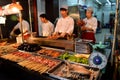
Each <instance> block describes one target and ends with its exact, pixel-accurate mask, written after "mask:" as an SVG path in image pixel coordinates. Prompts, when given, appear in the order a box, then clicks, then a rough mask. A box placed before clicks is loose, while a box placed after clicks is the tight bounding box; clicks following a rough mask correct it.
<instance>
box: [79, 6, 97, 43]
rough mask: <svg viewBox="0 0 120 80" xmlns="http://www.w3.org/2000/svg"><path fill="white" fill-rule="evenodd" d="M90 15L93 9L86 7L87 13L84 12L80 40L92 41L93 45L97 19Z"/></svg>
mask: <svg viewBox="0 0 120 80" xmlns="http://www.w3.org/2000/svg"><path fill="white" fill-rule="evenodd" d="M92 14H93V8H92V7H88V8H87V11H86V18H85V19H83V21H84V22H85V25H84V26H82V27H81V30H82V31H83V32H82V35H81V38H82V39H88V40H92V41H93V43H95V33H96V29H97V19H96V18H95V17H93V16H92Z"/></svg>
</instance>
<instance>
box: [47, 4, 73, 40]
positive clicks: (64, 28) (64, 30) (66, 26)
mask: <svg viewBox="0 0 120 80" xmlns="http://www.w3.org/2000/svg"><path fill="white" fill-rule="evenodd" d="M60 14H61V18H59V19H58V21H57V24H56V27H55V32H54V33H53V35H52V36H51V37H49V38H52V39H58V38H60V37H61V38H64V37H65V36H66V35H72V33H73V29H74V20H73V18H71V17H70V16H68V6H66V5H63V6H62V7H61V8H60Z"/></svg>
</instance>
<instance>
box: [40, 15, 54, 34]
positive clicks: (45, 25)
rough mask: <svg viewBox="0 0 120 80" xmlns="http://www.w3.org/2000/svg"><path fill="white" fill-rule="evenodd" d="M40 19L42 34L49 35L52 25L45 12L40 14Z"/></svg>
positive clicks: (52, 29)
mask: <svg viewBox="0 0 120 80" xmlns="http://www.w3.org/2000/svg"><path fill="white" fill-rule="evenodd" d="M40 20H41V22H42V35H43V36H51V35H52V33H53V31H54V25H53V24H52V23H51V22H50V21H49V20H48V18H47V15H46V14H41V15H40Z"/></svg>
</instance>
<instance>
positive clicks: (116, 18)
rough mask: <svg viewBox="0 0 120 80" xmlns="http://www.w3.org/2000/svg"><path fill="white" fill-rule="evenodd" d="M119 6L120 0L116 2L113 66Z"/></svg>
mask: <svg viewBox="0 0 120 80" xmlns="http://www.w3.org/2000/svg"><path fill="white" fill-rule="evenodd" d="M118 5H119V0H116V14H115V25H114V36H113V44H112V54H111V65H113V55H114V51H115V43H116V30H117V26H118V11H119V6H118Z"/></svg>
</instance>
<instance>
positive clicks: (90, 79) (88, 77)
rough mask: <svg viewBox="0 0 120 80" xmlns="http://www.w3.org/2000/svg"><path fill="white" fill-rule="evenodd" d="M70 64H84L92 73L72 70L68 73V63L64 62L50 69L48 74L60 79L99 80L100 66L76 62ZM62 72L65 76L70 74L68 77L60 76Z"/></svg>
mask: <svg viewBox="0 0 120 80" xmlns="http://www.w3.org/2000/svg"><path fill="white" fill-rule="evenodd" d="M70 65H77V66H78V67H80V66H82V67H84V68H85V69H88V70H89V71H90V72H91V73H90V74H84V73H81V72H75V71H70V73H69V74H68V73H67V72H66V71H65V69H66V63H65V62H62V64H61V65H60V66H59V67H57V68H54V69H52V70H50V71H49V72H48V73H47V74H48V75H49V76H51V77H54V78H57V79H59V80H97V79H98V76H99V74H100V70H99V69H98V68H94V67H89V66H83V65H81V64H75V63H70ZM60 72H62V73H63V74H62V75H63V76H68V77H63V76H60V75H59V74H60ZM67 74H68V75H67Z"/></svg>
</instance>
